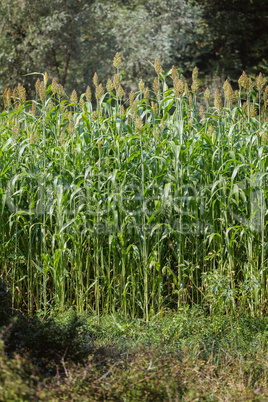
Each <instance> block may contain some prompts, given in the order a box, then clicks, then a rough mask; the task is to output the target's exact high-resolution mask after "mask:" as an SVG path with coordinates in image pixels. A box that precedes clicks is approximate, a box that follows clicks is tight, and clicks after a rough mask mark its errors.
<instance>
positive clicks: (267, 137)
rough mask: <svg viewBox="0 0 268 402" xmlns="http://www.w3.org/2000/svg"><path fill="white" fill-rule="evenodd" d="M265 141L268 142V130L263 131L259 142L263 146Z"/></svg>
mask: <svg viewBox="0 0 268 402" xmlns="http://www.w3.org/2000/svg"><path fill="white" fill-rule="evenodd" d="M267 142H268V131H265V132H264V133H263V134H262V137H261V143H262V145H263V146H265V145H266V144H267Z"/></svg>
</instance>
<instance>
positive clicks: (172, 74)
mask: <svg viewBox="0 0 268 402" xmlns="http://www.w3.org/2000/svg"><path fill="white" fill-rule="evenodd" d="M171 77H172V80H173V81H174V80H175V78H178V70H177V69H176V67H175V66H172V69H171Z"/></svg>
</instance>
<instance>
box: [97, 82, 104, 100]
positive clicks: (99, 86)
mask: <svg viewBox="0 0 268 402" xmlns="http://www.w3.org/2000/svg"><path fill="white" fill-rule="evenodd" d="M103 95H104V89H103V87H102V84H99V85H98V86H97V88H96V92H95V96H96V99H97V101H100V100H101V98H102V96H103Z"/></svg>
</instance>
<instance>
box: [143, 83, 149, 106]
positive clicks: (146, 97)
mask: <svg viewBox="0 0 268 402" xmlns="http://www.w3.org/2000/svg"><path fill="white" fill-rule="evenodd" d="M143 96H144V99H145V103H147V104H148V103H149V101H150V91H149V88H148V87H147V88H146V89H145V91H144V94H143Z"/></svg>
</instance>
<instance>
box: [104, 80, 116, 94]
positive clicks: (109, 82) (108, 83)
mask: <svg viewBox="0 0 268 402" xmlns="http://www.w3.org/2000/svg"><path fill="white" fill-rule="evenodd" d="M106 89H107V91H108V92H113V90H114V84H113V83H112V80H111V78H109V79H108V81H107V84H106Z"/></svg>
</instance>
